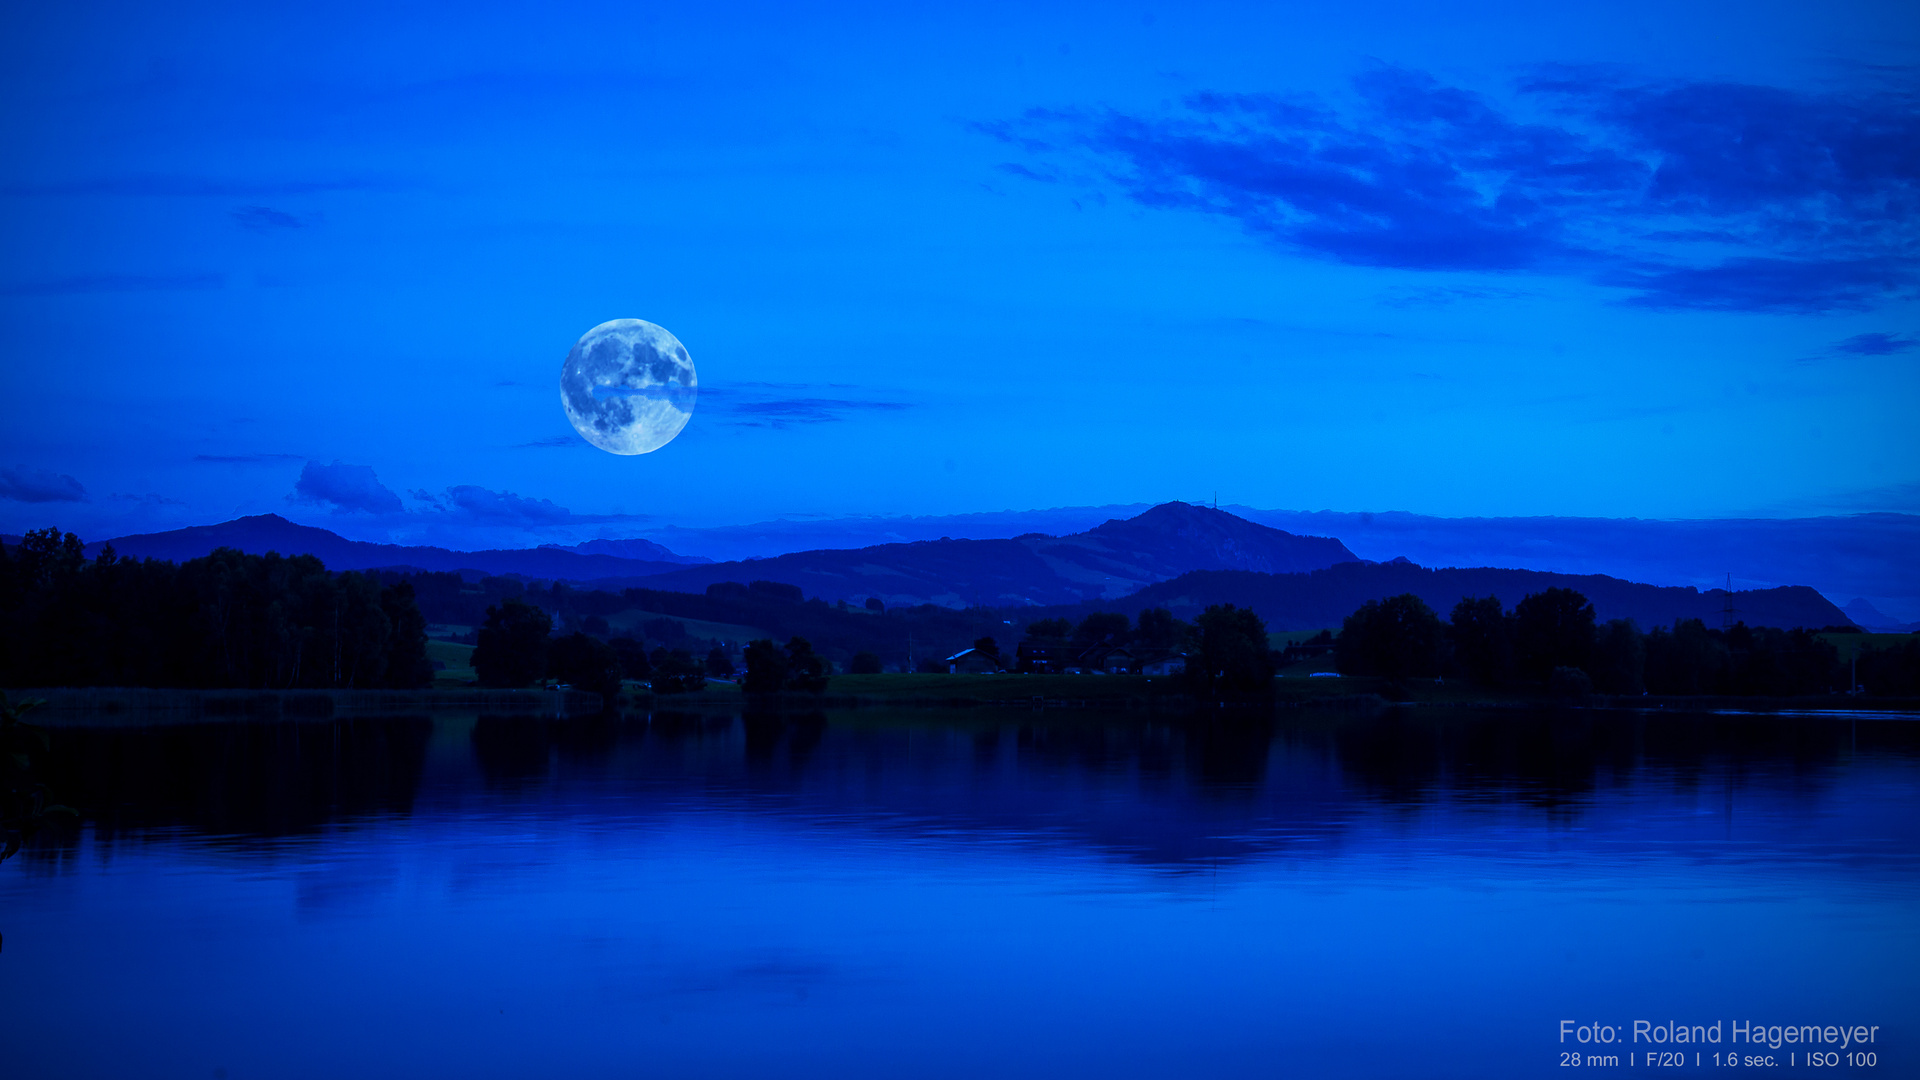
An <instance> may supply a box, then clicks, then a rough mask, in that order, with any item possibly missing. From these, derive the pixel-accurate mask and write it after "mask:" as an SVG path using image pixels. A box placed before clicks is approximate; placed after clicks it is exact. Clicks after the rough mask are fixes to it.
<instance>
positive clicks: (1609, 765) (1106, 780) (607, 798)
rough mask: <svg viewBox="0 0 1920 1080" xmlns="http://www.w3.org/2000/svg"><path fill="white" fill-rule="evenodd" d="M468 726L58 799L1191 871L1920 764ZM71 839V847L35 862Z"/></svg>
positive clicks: (278, 741)
mask: <svg viewBox="0 0 1920 1080" xmlns="http://www.w3.org/2000/svg"><path fill="white" fill-rule="evenodd" d="M457 724H458V720H446V721H445V722H443V724H442V726H441V727H440V728H439V729H438V730H439V731H440V733H441V737H440V739H439V740H438V741H435V740H434V737H433V736H434V733H435V730H436V728H435V725H434V722H433V721H431V720H429V719H428V718H426V717H418V716H416V717H382V718H354V719H340V720H332V721H324V722H305V721H275V722H259V721H235V722H232V723H198V724H186V725H178V726H152V727H131V726H130V727H104V726H103V727H94V728H84V727H82V728H71V727H70V728H55V729H53V732H52V738H53V753H52V754H51V755H50V762H51V763H52V764H51V767H50V773H49V780H50V782H51V785H52V786H53V788H54V789H55V790H56V791H57V792H58V793H59V797H60V798H61V799H62V801H65V802H69V803H71V804H73V805H76V806H77V807H78V808H79V809H80V810H81V811H82V812H83V814H84V815H85V816H86V818H88V819H90V820H91V821H92V822H94V823H95V827H96V828H97V829H98V830H99V831H100V835H102V836H103V837H106V838H112V837H114V836H116V835H121V834H125V833H128V832H130V831H134V832H137V831H139V830H144V829H149V828H154V827H159V826H184V827H185V828H187V829H189V830H191V831H193V832H196V833H201V834H215V835H239V836H253V837H258V836H277V835H289V834H300V833H304V832H310V831H313V830H315V829H318V828H320V827H322V826H324V825H327V824H329V823H332V822H338V821H344V820H349V819H353V818H360V817H369V816H383V815H406V814H409V813H411V812H413V810H414V808H415V807H416V805H417V804H419V803H420V802H421V801H422V800H423V799H424V800H426V801H428V802H434V801H435V800H441V799H445V800H447V802H446V805H447V806H449V807H471V806H473V805H476V804H475V803H474V802H473V800H472V796H471V794H470V792H471V789H473V788H476V787H477V788H479V789H481V790H483V791H486V792H491V793H493V794H494V795H496V796H503V797H507V798H509V799H510V801H511V804H512V805H520V806H527V807H533V806H536V805H538V806H540V807H541V808H542V809H541V812H542V813H548V814H557V815H579V816H582V817H590V816H593V815H595V814H602V813H604V814H626V815H632V814H641V815H648V814H666V813H672V812H678V811H677V810H676V809H675V808H676V807H684V806H688V805H699V806H709V807H716V808H732V809H738V810H744V811H748V812H755V813H760V812H787V811H793V812H800V813H803V814H806V815H809V816H810V817H820V818H833V819H836V820H847V821H864V822H868V823H875V822H883V821H884V822H891V823H893V824H890V825H888V826H887V827H903V828H906V827H911V828H930V829H934V830H937V831H940V832H942V833H952V832H974V833H979V834H988V833H994V834H1003V835H1007V836H1016V837H1036V836H1041V835H1052V836H1056V837H1073V838H1076V839H1073V840H1072V842H1073V843H1075V844H1080V845H1084V846H1088V847H1091V848H1094V849H1098V850H1104V851H1108V852H1114V853H1120V854H1122V855H1124V856H1126V857H1130V858H1137V859H1140V860H1142V861H1146V862H1150V863H1154V864H1157V865H1167V866H1192V865H1199V864H1202V863H1205V862H1207V861H1209V860H1218V859H1232V858H1238V857H1245V856H1248V855H1253V854H1257V853H1259V852H1264V851H1272V850H1274V849H1275V848H1276V846H1285V845H1286V844H1290V843H1296V842H1301V841H1302V840H1303V838H1305V840H1306V842H1308V843H1309V844H1322V843H1323V842H1324V841H1326V840H1329V839H1337V838H1339V837H1340V836H1341V835H1344V830H1346V829H1347V828H1348V827H1349V825H1350V823H1351V822H1352V821H1353V820H1354V819H1355V818H1356V817H1359V816H1362V815H1364V814H1366V813H1368V812H1369V808H1370V807H1377V806H1382V805H1384V806H1389V807H1397V808H1401V809H1404V810H1408V811H1417V810H1419V809H1420V808H1421V807H1423V806H1426V805H1429V804H1431V803H1433V802H1435V801H1436V800H1439V799H1446V800H1450V801H1453V802H1456V803H1458V802H1468V803H1471V802H1488V803H1496V802H1504V803H1517V804H1520V805H1525V806H1531V807H1536V808H1541V809H1545V810H1547V811H1549V812H1550V813H1553V814H1556V815H1569V814H1584V813H1590V812H1592V811H1591V807H1593V806H1594V805H1595V803H1596V799H1597V795H1596V792H1597V791H1598V790H1600V789H1602V788H1604V787H1607V786H1609V785H1613V786H1620V785H1627V784H1632V783H1635V782H1637V781H1640V780H1644V779H1645V778H1646V777H1647V776H1648V775H1649V774H1654V773H1657V774H1658V776H1659V778H1660V780H1661V783H1662V784H1675V785H1678V786H1680V787H1682V788H1684V787H1685V786H1686V785H1689V784H1700V785H1703V786H1704V785H1706V784H1707V783H1709V782H1712V783H1716V784H1718V783H1725V784H1729V785H1748V784H1752V785H1772V786H1774V787H1777V788H1779V790H1780V792H1781V793H1783V794H1788V795H1789V796H1790V797H1796V798H1797V797H1801V796H1800V795H1797V794H1793V792H1805V791H1809V790H1813V789H1815V788H1817V787H1818V786H1819V785H1821V784H1824V783H1826V782H1828V781H1827V780H1826V779H1825V778H1827V777H1830V776H1832V775H1835V774H1837V772H1838V770H1837V769H1836V766H1839V765H1841V764H1844V763H1845V762H1846V761H1848V760H1851V759H1853V758H1854V757H1855V756H1856V755H1866V754H1872V755H1883V756H1884V755H1889V754H1891V755H1894V756H1899V757H1904V758H1907V759H1910V760H1911V759H1915V758H1920V725H1916V724H1911V723H1897V722H1868V721H1862V722H1860V723H1858V724H1851V723H1849V722H1847V721H1834V720H1825V719H1818V718H1809V717H1768V716H1741V717H1712V716H1660V715H1649V714H1621V713H1602V712H1595V711H1583V710H1567V711H1561V712H1541V713H1533V712H1519V711H1508V712H1480V711H1474V710H1466V709H1460V710H1438V709H1398V710H1388V711H1386V712H1383V713H1381V714H1379V715H1373V716H1366V715H1359V714H1355V713H1342V714H1326V715H1315V714H1291V715H1283V716H1281V717H1279V718H1277V719H1276V718H1271V717H1258V718H1249V717H1246V716H1231V715H1229V716H1219V715H1212V714H1198V715H1187V716H1168V715H1163V714H1151V713H1131V714H1128V713H1119V714H1110V715H1102V714H1097V713H1090V712H1073V713H1066V714H1060V713H1056V712H1052V711H1049V712H1047V713H1032V714H1028V713H1025V712H1017V713H1005V712H991V711H982V712H979V713H966V712H931V711H930V712H924V713H914V714H906V713H902V714H890V713H889V714H880V713H874V712H862V711H856V712H851V713H835V714H833V715H831V716H829V715H828V714H825V713H821V712H817V711H814V712H778V711H748V712H745V713H737V712H736V713H726V712H678V713H676V712H657V713H653V714H651V715H649V714H646V713H629V714H604V715H599V716H591V717H552V716H546V717H536V716H481V717H478V718H474V719H472V721H471V724H472V726H471V730H470V733H464V734H467V737H466V738H464V739H462V738H460V735H462V734H463V732H461V730H460V728H459V727H458V726H457ZM450 725H451V726H450ZM429 777H430V778H431V785H432V786H431V788H430V789H428V790H427V792H426V793H423V784H426V783H427V782H428V778H429ZM1790 789H1791V790H1790ZM766 796H773V798H766ZM435 804H436V805H438V804H437V803H435ZM73 838H74V833H73V830H72V829H67V830H65V831H64V839H63V838H62V837H60V836H53V837H51V838H46V839H43V840H42V841H40V842H39V846H41V847H47V846H49V845H52V846H54V847H58V846H60V845H62V844H67V845H70V844H71V843H73ZM1323 847H1324V845H1323ZM1315 850H1320V849H1315Z"/></svg>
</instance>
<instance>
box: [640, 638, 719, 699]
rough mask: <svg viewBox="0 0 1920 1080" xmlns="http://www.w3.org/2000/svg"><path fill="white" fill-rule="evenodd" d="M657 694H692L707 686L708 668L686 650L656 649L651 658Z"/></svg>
mask: <svg viewBox="0 0 1920 1080" xmlns="http://www.w3.org/2000/svg"><path fill="white" fill-rule="evenodd" d="M651 659H652V662H653V678H652V679H651V680H649V681H650V683H651V685H652V686H653V692H654V693H656V694H690V693H692V692H694V691H695V690H704V689H706V686H707V671H706V666H705V665H703V664H702V663H700V661H698V660H695V659H694V658H693V654H692V653H690V652H688V651H687V650H685V649H665V648H662V649H655V650H654V652H653V656H652V657H651Z"/></svg>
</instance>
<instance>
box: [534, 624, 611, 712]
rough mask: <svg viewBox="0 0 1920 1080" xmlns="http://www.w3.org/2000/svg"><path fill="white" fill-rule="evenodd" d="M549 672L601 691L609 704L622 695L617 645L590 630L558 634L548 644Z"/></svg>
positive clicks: (578, 685)
mask: <svg viewBox="0 0 1920 1080" xmlns="http://www.w3.org/2000/svg"><path fill="white" fill-rule="evenodd" d="M547 674H548V676H550V677H552V678H554V679H557V680H559V681H561V682H564V683H570V684H572V685H573V686H574V687H576V688H578V689H581V690H591V691H593V692H594V693H596V694H599V695H600V698H601V701H602V702H603V703H604V704H605V705H606V707H607V708H612V707H613V706H614V705H615V704H617V703H618V701H619V698H620V661H619V660H618V659H616V658H615V657H614V655H613V649H612V647H611V646H609V645H607V644H606V643H605V642H603V641H601V640H600V639H598V638H596V637H593V636H592V635H589V634H583V633H572V634H568V635H566V636H565V637H560V638H555V639H554V640H553V642H552V644H550V645H549V646H548V648H547Z"/></svg>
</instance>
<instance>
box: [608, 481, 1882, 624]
mask: <svg viewBox="0 0 1920 1080" xmlns="http://www.w3.org/2000/svg"><path fill="white" fill-rule="evenodd" d="M1145 509H1147V507H1146V506H1145V505H1144V504H1141V505H1131V506H1129V505H1115V506H1077V507H1059V508H1055V509H1050V510H1032V511H1026V510H1021V511H1003V512H997V513H987V514H955V515H950V516H944V517H841V518H820V519H811V520H797V521H793V520H783V521H763V522H758V523H755V524H751V525H729V526H724V527H720V528H707V529H689V528H682V527H677V526H668V527H664V528H656V529H651V530H644V531H645V534H646V535H647V536H649V537H652V538H653V539H655V540H659V541H661V542H663V543H665V544H667V545H669V546H671V547H672V548H673V549H674V550H676V551H697V552H700V553H701V554H703V555H711V556H713V557H714V558H716V559H733V560H737V559H746V558H767V557H771V556H775V555H784V554H789V553H792V552H798V551H811V550H818V549H822V548H860V547H868V546H872V545H878V544H892V543H909V542H912V541H915V540H937V539H939V538H940V537H943V536H953V537H961V536H965V537H970V538H973V539H977V540H996V539H1011V538H1013V537H1016V536H1019V535H1021V534H1023V533H1031V532H1044V533H1050V534H1053V535H1065V534H1068V533H1077V532H1082V531H1085V530H1087V529H1090V528H1092V527H1094V526H1096V525H1098V524H1099V523H1100V522H1103V521H1107V520H1109V519H1112V518H1131V517H1133V516H1135V515H1137V514H1139V513H1140V512H1141V511H1143V510H1145ZM1220 509H1222V510H1226V511H1229V512H1231V513H1233V514H1234V515H1236V516H1238V517H1241V518H1244V519H1246V520H1248V521H1252V522H1256V523H1258V524H1261V525H1269V526H1272V527H1273V528H1276V529H1282V530H1285V531H1287V532H1290V533H1294V534H1296V535H1300V536H1337V537H1339V538H1340V541H1341V542H1342V543H1344V544H1345V545H1346V546H1347V548H1348V549H1349V550H1351V551H1352V552H1353V553H1354V554H1355V555H1358V556H1359V557H1360V558H1362V559H1372V560H1375V561H1378V562H1387V561H1389V560H1391V559H1393V558H1395V557H1398V556H1405V557H1406V558H1408V559H1410V560H1412V561H1414V562H1416V563H1419V564H1420V565H1422V566H1504V567H1512V568H1514V569H1523V570H1545V571H1549V572H1552V573H1559V574H1607V575H1610V576H1612V577H1616V578H1623V579H1626V580H1629V581H1645V582H1649V583H1651V584H1655V585H1692V586H1695V587H1696V588H1700V589H1711V588H1715V587H1718V586H1722V585H1724V584H1725V582H1726V575H1728V574H1729V573H1731V574H1732V575H1733V580H1734V587H1735V588H1737V589H1742V590H1745V589H1753V588H1770V587H1773V586H1778V585H1811V586H1813V587H1814V588H1816V589H1818V590H1820V592H1821V593H1822V594H1823V595H1826V596H1831V597H1836V598H1846V597H1865V598H1867V599H1868V601H1869V602H1870V603H1871V604H1872V606H1873V607H1875V608H1876V609H1878V610H1879V611H1881V612H1883V613H1884V614H1882V615H1880V616H1876V618H1878V619H1879V620H1881V621H1882V622H1883V623H1884V624H1886V625H1898V624H1904V623H1905V622H1906V621H1909V620H1920V559H1916V558H1915V557H1914V552H1916V551H1920V515H1913V514H1884V513H1882V514H1852V515H1845V516H1832V517H1811V518H1746V519H1706V520H1684V521H1657V520H1648V519H1635V518H1582V517H1504V518H1493V517H1488V518H1442V517H1431V516H1427V515H1423V514H1409V513H1403V512H1398V511H1396V512H1390V513H1342V512H1334V511H1319V512H1311V513H1309V512H1300V511H1291V510H1261V509H1256V508H1253V507H1247V506H1228V505H1222V506H1221V507H1220Z"/></svg>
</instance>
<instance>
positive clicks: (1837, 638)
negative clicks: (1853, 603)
mask: <svg viewBox="0 0 1920 1080" xmlns="http://www.w3.org/2000/svg"><path fill="white" fill-rule="evenodd" d="M1915 636H1916V635H1913V634H1869V633H1867V632H1866V631H1864V630H1863V631H1861V632H1860V633H1858V634H1821V635H1820V637H1821V639H1822V640H1824V641H1827V642H1830V643H1831V644H1832V645H1833V647H1834V648H1836V649H1839V650H1840V658H1841V659H1842V660H1844V659H1846V658H1847V657H1849V656H1851V655H1853V650H1854V649H1856V648H1864V649H1884V648H1886V647H1887V646H1889V645H1899V644H1902V643H1905V642H1908V641H1912V640H1913V639H1914V637H1915Z"/></svg>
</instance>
